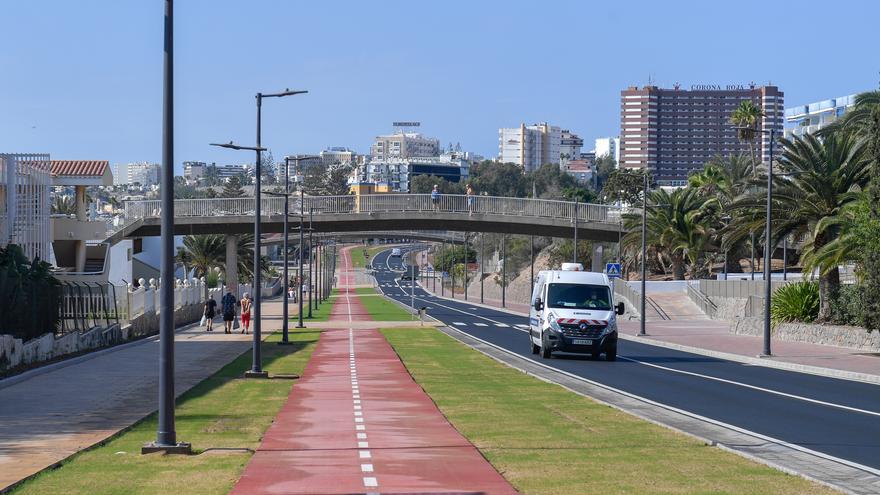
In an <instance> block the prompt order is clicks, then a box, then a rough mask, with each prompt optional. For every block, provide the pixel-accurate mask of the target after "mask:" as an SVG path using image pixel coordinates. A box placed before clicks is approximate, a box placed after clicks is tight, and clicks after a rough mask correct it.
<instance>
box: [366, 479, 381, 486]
mask: <svg viewBox="0 0 880 495" xmlns="http://www.w3.org/2000/svg"><path fill="white" fill-rule="evenodd" d="M364 486H368V487H376V486H379V481H378V480H376V478H375V477H373V476H364Z"/></svg>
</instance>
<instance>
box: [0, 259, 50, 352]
mask: <svg viewBox="0 0 880 495" xmlns="http://www.w3.org/2000/svg"><path fill="white" fill-rule="evenodd" d="M60 285H61V284H60V283H59V282H58V280H57V279H56V278H55V277H53V276H52V274H51V272H50V265H49V264H48V263H46V262H44V261H40V260H39V259H35V260H33V261H31V260H28V259H27V257H26V256H25V255H24V251H22V249H21V247H20V246H18V245H16V244H9V245H8V246H6V247H5V248H0V315H2V317H3V320H2V322H0V325H2V326H3V328H0V331H2V332H4V333H9V334H11V335H13V336H14V337H16V338H20V339H23V340H25V341H27V340H30V339H32V338H35V337H39V336H40V335H42V334H44V333H47V332H54V331H55V329H56V326H57V325H58V321H59V310H60V304H59V300H60V296H61V291H60Z"/></svg>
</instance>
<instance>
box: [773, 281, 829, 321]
mask: <svg viewBox="0 0 880 495" xmlns="http://www.w3.org/2000/svg"><path fill="white" fill-rule="evenodd" d="M817 316H819V284H817V283H816V282H806V281H805V282H797V283H794V284H788V285H783V286H782V287H780V288H779V289H777V290H776V292H774V293H773V300H772V301H771V304H770V319H771V320H772V321H773V326H774V327H775V326H776V325H778V324H780V323H787V322H792V321H804V322H807V321H815V319H816V317H817Z"/></svg>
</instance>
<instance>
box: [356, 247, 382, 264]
mask: <svg viewBox="0 0 880 495" xmlns="http://www.w3.org/2000/svg"><path fill="white" fill-rule="evenodd" d="M386 249H391V248H390V247H388V246H374V247H369V248H367V256H366V257H364V249H363V248H362V247H355V248H352V249H351V266H352V267H354V268H365V267H366V266H367V264H368V263H369V261H370V260H371V259H373V256H376V255H377V254H379V252H381V251H384V250H386Z"/></svg>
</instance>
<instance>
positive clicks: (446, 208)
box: [125, 194, 620, 225]
mask: <svg viewBox="0 0 880 495" xmlns="http://www.w3.org/2000/svg"><path fill="white" fill-rule="evenodd" d="M470 199H471V200H472V204H471V205H469V204H468V196H466V195H460V194H459V195H453V194H444V195H442V196H440V198H439V199H438V201H437V202H436V203H434V202H433V201H432V199H431V195H430V194H369V195H359V196H351V195H348V196H307V197H305V198H304V199H303V200H300V199H299V198H297V197H289V198H285V197H264V198H262V199H261V200H260V207H261V210H262V212H263V214H264V215H280V214H283V211H284V201H290V205H289V207H290V210H289V211H291V212H292V213H294V214H296V213H299V212H307V211H309V210H314V212H315V214H318V215H320V214H335V215H339V214H363V213H392V212H432V211H438V212H442V213H461V214H468V215H469V214H471V213H473V214H481V215H502V216H518V217H530V218H567V219H570V220H571V221H572V222H574V220H575V212H576V213H577V220H578V221H579V222H599V223H608V224H617V223H618V222H619V219H620V207H617V206H612V205H599V204H589V203H575V202H573V201H559V200H548V199H530V198H507V197H498V196H471V197H470ZM576 205H577V206H576ZM254 211H255V208H254V198H202V199H179V200H176V201H175V202H174V216H175V217H178V218H179V217H205V216H221V215H225V216H247V215H253V214H254ZM161 214H162V208H161V201H160V200H141V201H126V202H125V220H126V221H125V224H126V225H127V224H130V223H131V222H133V221H135V220H137V219H141V218H158V217H159V216H161Z"/></svg>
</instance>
